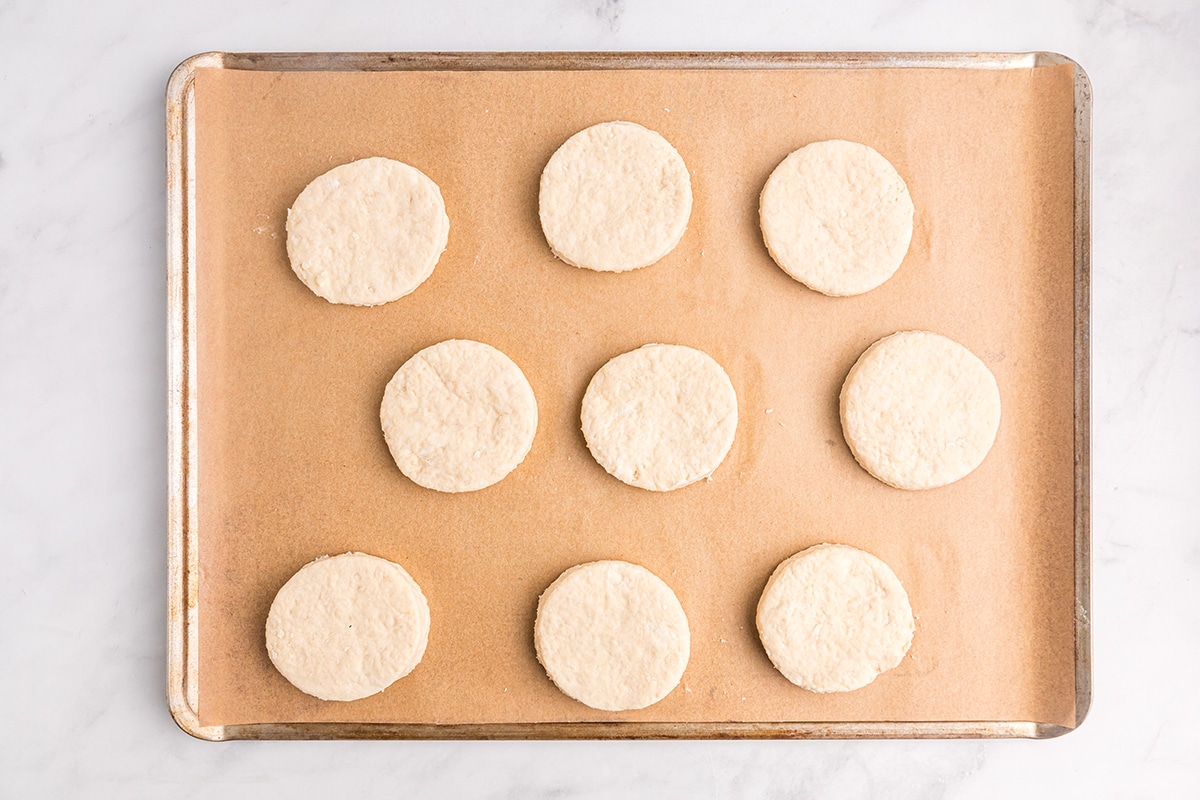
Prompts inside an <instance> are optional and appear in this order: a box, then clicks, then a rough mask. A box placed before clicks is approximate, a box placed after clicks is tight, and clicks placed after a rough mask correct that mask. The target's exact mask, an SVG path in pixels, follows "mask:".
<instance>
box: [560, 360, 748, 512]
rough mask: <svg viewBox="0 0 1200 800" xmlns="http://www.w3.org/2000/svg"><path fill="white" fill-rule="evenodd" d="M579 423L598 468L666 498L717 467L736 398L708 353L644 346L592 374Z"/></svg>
mask: <svg viewBox="0 0 1200 800" xmlns="http://www.w3.org/2000/svg"><path fill="white" fill-rule="evenodd" d="M580 419H581V421H582V422H583V435H584V438H585V439H587V446H588V449H589V450H591V452H592V456H593V457H595V459H596V461H598V462H599V463H600V466H602V467H604V468H605V469H606V470H608V472H609V473H610V474H611V475H613V476H614V477H617V478H619V479H621V480H622V481H624V482H625V483H628V484H629V485H630V486H639V487H641V488H643V489H651V490H653V491H656V492H667V491H670V490H672V489H678V488H679V487H681V486H687V485H688V484H689V483H695V482H696V481H698V480H700V479H702V478H707V477H708V476H709V475H712V473H713V470H715V469H716V468H717V467H718V466H720V464H721V461H723V460H724V458H725V456H726V454H727V453H728V452H729V448H730V446H731V445H732V444H733V434H734V431H735V430H736V429H737V393H736V392H734V390H733V384H732V383H730V382H729V376H728V375H726V374H725V370H723V369H721V365H720V364H718V363H717V362H716V361H714V360H713V359H712V357H711V356H709V355H708V354H706V353H702V352H700V351H699V350H695V349H693V348H691V347H683V346H682V345H674V344H648V345H646V346H645V347H641V348H639V349H637V350H632V351H630V352H628V353H624V354H622V355H619V356H617V357H616V358H614V359H612V360H611V361H609V362H608V363H607V364H605V365H604V366H603V367H601V368H600V371H599V372H597V373H596V374H595V375H594V376H593V377H592V381H591V383H590V384H588V388H587V392H586V393H585V394H584V396H583V409H582V412H581V414H580Z"/></svg>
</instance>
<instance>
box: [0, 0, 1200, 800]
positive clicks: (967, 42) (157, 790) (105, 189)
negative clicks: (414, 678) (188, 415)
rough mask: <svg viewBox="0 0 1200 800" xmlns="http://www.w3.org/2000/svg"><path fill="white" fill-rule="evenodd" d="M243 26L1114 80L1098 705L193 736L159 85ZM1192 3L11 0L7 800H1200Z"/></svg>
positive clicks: (1099, 441)
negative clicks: (960, 54) (695, 731)
mask: <svg viewBox="0 0 1200 800" xmlns="http://www.w3.org/2000/svg"><path fill="white" fill-rule="evenodd" d="M210 49H226V50H437V49H482V50H488V49H505V50H513V49H564V50H569V49H580V50H591V49H750V50H770V49H784V50H833V49H849V50H875V49H880V50H1040V49H1045V50H1054V51H1059V52H1063V53H1065V54H1067V55H1070V56H1071V57H1073V58H1075V59H1076V60H1078V61H1079V62H1080V63H1081V64H1082V65H1083V66H1084V67H1085V68H1086V69H1087V70H1088V72H1089V74H1090V76H1091V79H1092V82H1093V84H1094V88H1095V119H1094V122H1095V132H1094V139H1093V143H1094V165H1095V166H1094V175H1093V187H1094V191H1093V212H1094V214H1093V230H1094V240H1093V241H1094V246H1093V253H1094V257H1093V269H1094V272H1093V309H1094V317H1093V348H1094V349H1093V353H1094V362H1093V380H1094V397H1093V412H1094V420H1095V426H1094V450H1095V454H1094V473H1093V478H1094V504H1093V513H1094V552H1095V561H1094V570H1093V585H1094V602H1093V618H1094V620H1095V659H1094V660H1095V702H1094V704H1093V707H1092V711H1091V716H1090V718H1089V719H1088V720H1087V722H1086V723H1085V724H1084V725H1083V727H1082V728H1081V729H1080V730H1079V731H1077V732H1074V733H1072V734H1070V735H1068V736H1066V737H1064V738H1062V739H1058V740H1053V741H1045V742H1028V741H996V742H974V741H947V742H903V741H901V742H799V743H794V742H607V743H590V742H540V743H521V742H507V743H490V744H489V743H449V742H417V743H395V742H357V743H355V742H309V743H303V742H300V743H287V742H264V743H251V742H236V743H229V744H219V745H217V744H209V743H204V742H198V741H195V740H192V739H190V738H189V737H187V736H186V735H184V734H183V733H181V732H180V731H179V730H178V729H177V728H176V727H175V725H174V723H173V722H172V721H171V720H170V718H169V716H168V714H167V710H166V704H165V701H164V675H165V653H164V650H165V637H164V630H165V626H166V612H165V600H164V598H165V589H166V586H165V583H166V575H165V567H164V565H165V560H166V534H165V526H166V502H165V497H166V482H165V468H164V465H165V459H166V448H165V437H166V433H165V431H166V409H165V402H164V401H165V384H166V375H165V361H166V350H165V274H164V273H165V269H164V244H163V230H164V225H165V221H164V189H163V186H164V174H165V173H164V164H163V162H164V152H163V150H164V140H163V88H164V86H165V83H166V79H167V76H168V75H169V73H170V71H171V69H172V68H173V67H174V66H175V64H176V63H178V62H179V61H180V60H182V59H183V58H185V57H187V56H189V55H191V54H192V53H195V52H200V51H204V50H210ZM1197 130H1200V6H1198V5H1197V4H1196V3H1195V2H1193V0H1128V2H1113V1H1112V0H1078V2H1062V1H1061V0H1017V1H1016V2H1011V3H960V2H953V0H928V1H927V2H918V1H913V2H905V1H903V0H846V2H841V3H795V2H786V1H785V0H771V1H770V2H764V3H761V4H758V6H757V7H756V9H755V10H754V11H753V12H750V11H746V10H744V9H742V8H741V7H740V4H736V3H728V2H711V1H705V2H678V1H676V2H665V3H650V2H647V0H590V1H589V2H568V1H567V0H558V1H557V2H555V1H554V0H551V1H549V2H540V3H526V4H522V5H519V6H518V5H515V4H513V5H510V4H494V3H493V4H489V3H484V2H463V1H462V0H448V1H446V2H442V3H436V4H435V3H428V4H416V3H414V4H399V3H384V2H378V3H354V2H346V3H337V4H334V3H322V2H316V0H293V1H292V2H264V3H260V4H253V5H252V4H246V3H242V2H231V1H230V0H216V1H215V2H207V3H190V4H184V3H168V2H162V3H160V2H138V1H137V0H115V1H114V2H111V3H108V4H95V5H93V4H86V3H68V2H59V1H55V0H51V1H50V2H36V0H8V2H0V537H2V539H0V541H3V544H4V546H5V549H6V552H5V555H4V558H2V559H0V679H2V681H3V685H4V686H5V688H6V689H7V691H6V692H5V701H4V704H3V708H4V711H3V714H2V716H0V718H2V719H3V725H0V796H3V797H38V796H44V797H66V796H86V797H131V796H149V797H159V796H171V797H181V798H187V797H210V796H220V797H262V796H281V795H283V794H284V793H285V792H290V793H292V795H293V796H297V797H307V796H334V795H336V796H407V795H413V796H424V797H455V798H457V797H494V798H535V797H546V798H553V797H584V798H601V797H614V796H627V797H664V796H681V797H701V798H708V797H713V798H715V797H818V796H850V797H913V798H931V799H932V798H974V797H1011V796H1060V797H1061V796H1094V797H1162V796H1177V797H1189V796H1200V733H1198V732H1197V731H1198V730H1200V725H1197V719H1198V718H1200V677H1198V675H1197V671H1196V668H1195V665H1196V664H1197V663H1200V490H1198V489H1197V487H1198V486H1200V414H1198V413H1197V408H1200V402H1198V401H1200V233H1198V231H1200V223H1198V222H1197V211H1196V209H1197V208H1198V207H1200V148H1198V147H1197V134H1196V131H1197Z"/></svg>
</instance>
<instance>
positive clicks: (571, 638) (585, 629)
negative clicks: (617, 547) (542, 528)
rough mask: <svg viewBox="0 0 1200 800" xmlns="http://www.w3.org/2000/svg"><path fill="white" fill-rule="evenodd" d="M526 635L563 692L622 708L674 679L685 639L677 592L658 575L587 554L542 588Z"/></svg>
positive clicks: (664, 690) (652, 697) (649, 698)
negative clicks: (589, 559)
mask: <svg viewBox="0 0 1200 800" xmlns="http://www.w3.org/2000/svg"><path fill="white" fill-rule="evenodd" d="M533 642H534V647H535V648H536V650H537V657H538V661H540V662H541V663H542V666H544V667H545V668H546V674H547V675H549V676H550V679H551V680H552V681H554V683H555V685H557V686H558V688H559V689H561V690H562V691H563V692H564V693H565V694H567V695H569V696H570V697H573V698H575V699H576V700H578V701H579V702H581V703H583V704H585V705H588V706H591V707H592V708H598V709H601V710H603V711H628V710H632V709H635V708H645V707H646V706H648V705H652V704H654V703H657V702H658V701H659V700H662V699H663V698H664V697H666V696H667V695H668V694H670V692H671V690H672V689H674V688H675V687H676V686H677V685H678V684H679V680H680V678H682V677H683V671H684V668H685V667H687V662H688V653H689V648H690V643H691V639H690V634H689V633H688V622H687V616H686V615H684V613H683V607H682V606H681V605H679V599H678V598H677V597H675V593H674V592H673V591H671V587H669V586H667V584H665V583H663V581H662V580H661V579H659V578H658V576H656V575H655V574H654V573H652V572H650V571H649V570H648V569H646V568H645V567H639V566H638V565H636V564H630V563H629V562H627V561H594V562H592V563H590V564H580V565H579V566H575V567H571V568H570V569H568V570H567V571H566V572H564V573H563V574H562V575H560V576H558V579H557V580H556V581H554V583H552V584H550V586H549V588H547V589H546V591H545V592H543V593H542V596H541V598H540V599H539V600H538V610H537V620H536V621H535V622H534V626H533Z"/></svg>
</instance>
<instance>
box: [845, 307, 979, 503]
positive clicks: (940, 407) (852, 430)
mask: <svg viewBox="0 0 1200 800" xmlns="http://www.w3.org/2000/svg"><path fill="white" fill-rule="evenodd" d="M841 416H842V430H843V432H844V433H845V436H846V443H847V444H848V445H849V446H850V451H851V452H852V453H854V457H855V458H856V459H857V460H858V463H859V464H861V465H862V466H863V468H864V469H866V470H867V472H870V473H871V474H872V475H874V476H875V477H876V478H878V479H879V480H881V481H883V482H884V483H887V484H889V485H891V486H895V487H897V488H899V489H932V488H935V487H938V486H945V485H946V484H948V483H953V482H954V481H956V480H958V479H959V478H962V477H963V476H965V475H967V474H968V473H969V472H971V471H972V470H973V469H975V468H976V467H978V466H979V465H980V464H981V463H982V462H983V459H984V457H985V456H986V455H987V454H988V451H989V450H990V449H991V447H992V443H993V442H994V441H995V440H996V431H997V430H998V429H999V427H1000V389H999V387H998V386H997V385H996V379H995V377H994V376H993V375H992V373H991V371H990V370H989V369H988V368H987V366H986V365H985V364H984V363H983V362H982V361H980V360H979V358H978V357H976V356H975V354H974V353H972V352H971V351H970V350H968V349H967V348H965V347H963V346H962V345H961V344H959V343H958V342H955V341H954V340H952V339H947V338H946V337H945V336H941V335H939V334H936V333H930V332H928V331H904V332H901V333H896V334H893V335H891V336H888V337H885V338H883V339H880V340H879V341H878V342H876V343H875V344H873V345H871V346H870V347H869V348H867V350H866V352H864V353H863V354H862V355H861V356H859V359H858V361H857V362H856V363H855V364H854V367H853V368H852V369H851V370H850V374H849V375H848V376H847V377H846V382H845V384H843V386H842V395H841Z"/></svg>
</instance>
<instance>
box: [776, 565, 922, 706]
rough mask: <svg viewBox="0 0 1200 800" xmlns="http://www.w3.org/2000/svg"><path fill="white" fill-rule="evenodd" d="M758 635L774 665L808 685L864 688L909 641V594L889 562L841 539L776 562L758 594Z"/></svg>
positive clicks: (899, 656) (811, 687)
mask: <svg viewBox="0 0 1200 800" xmlns="http://www.w3.org/2000/svg"><path fill="white" fill-rule="evenodd" d="M756 619H757V624H758V635H759V638H760V639H761V640H762V644H763V648H764V649H765V650H766V651H767V656H768V657H769V658H770V659H771V663H773V664H774V665H775V668H776V669H778V670H779V671H780V672H781V673H783V675H784V677H785V678H787V679H788V680H789V681H791V682H792V683H794V684H796V685H797V686H800V687H801V688H804V689H807V690H809V691H810V692H821V693H825V692H849V691H852V690H854V689H859V688H862V687H863V686H866V685H867V684H868V683H870V682H871V681H873V680H875V678H876V677H877V676H878V675H879V674H880V673H881V672H885V671H887V670H889V669H891V668H893V667H895V666H896V665H897V664H899V663H900V660H901V659H902V658H904V654H905V653H907V652H908V648H909V645H911V644H912V637H913V613H912V607H911V606H910V605H909V602H908V594H907V593H906V592H905V591H904V587H903V586H902V585H901V584H900V580H899V579H898V578H897V577H896V574H895V573H894V572H892V570H891V568H890V567H888V565H887V564H885V563H883V562H882V561H880V560H879V559H878V558H876V557H875V556H873V555H871V554H870V553H866V552H864V551H862V550H858V549H856V548H853V547H849V546H847V545H844V544H820V545H817V546H815V547H810V548H808V549H807V550H804V551H802V552H800V553H797V554H796V555H794V556H792V557H791V558H789V559H787V560H786V561H784V562H783V563H782V564H780V565H779V566H778V567H777V568H776V569H775V572H774V573H772V575H771V578H770V580H768V581H767V587H766V588H765V589H764V590H763V593H762V597H761V598H760V599H759V601H758V613H757V618H756Z"/></svg>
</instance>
